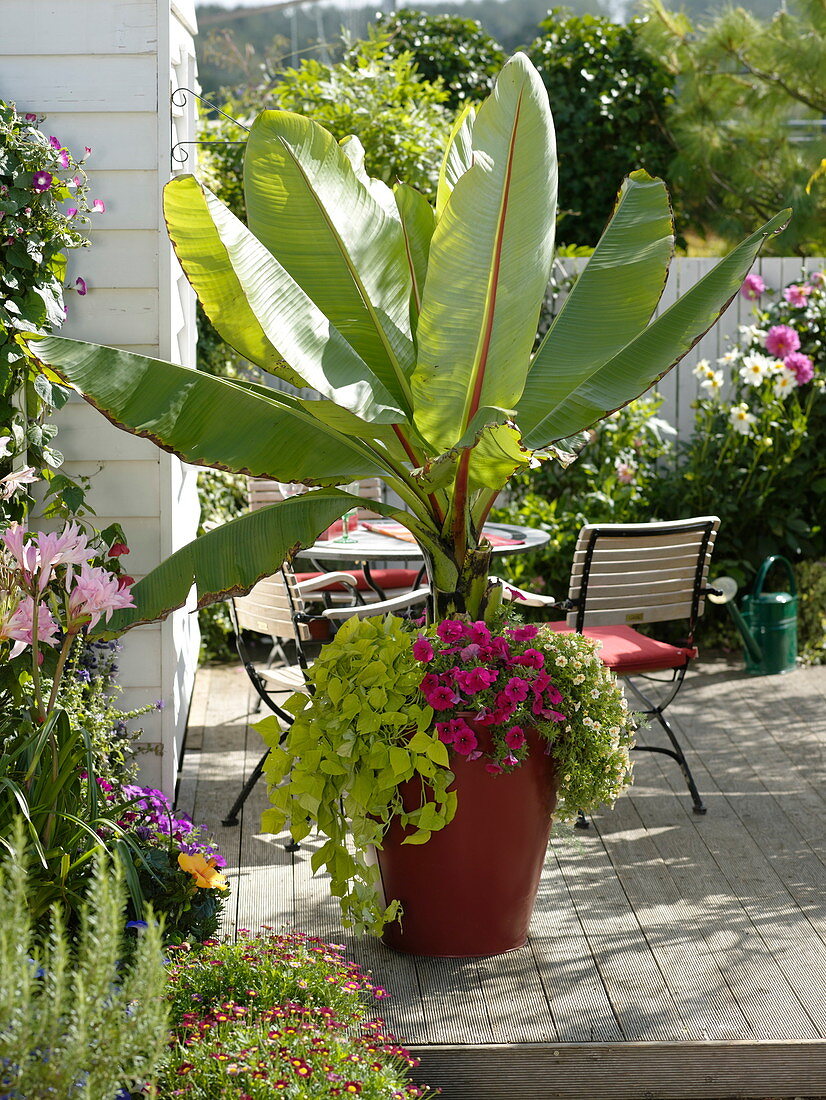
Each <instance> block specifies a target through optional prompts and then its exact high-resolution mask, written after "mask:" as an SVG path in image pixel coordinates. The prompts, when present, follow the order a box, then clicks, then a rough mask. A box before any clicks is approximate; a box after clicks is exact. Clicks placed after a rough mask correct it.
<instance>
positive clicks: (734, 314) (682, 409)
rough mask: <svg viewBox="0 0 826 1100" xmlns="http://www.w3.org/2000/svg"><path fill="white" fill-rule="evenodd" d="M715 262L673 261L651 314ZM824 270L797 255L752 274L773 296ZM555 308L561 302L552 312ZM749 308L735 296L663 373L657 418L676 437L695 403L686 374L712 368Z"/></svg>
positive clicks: (688, 425)
mask: <svg viewBox="0 0 826 1100" xmlns="http://www.w3.org/2000/svg"><path fill="white" fill-rule="evenodd" d="M560 262H561V263H562V265H563V266H564V268H565V270H567V271H568V272H574V271H581V270H582V268H583V267H584V266H585V264H586V263H587V260H585V259H569V260H568V259H566V260H561V261H560ZM717 262H718V261H717V260H715V259H697V260H692V259H686V258H684V257H677V258H676V259H674V260H673V261H672V264H671V269H670V271H669V276H668V282H667V283H666V286H665V291H664V292H663V296H662V300H661V305H660V308H659V309H658V311H657V315H659V314H660V313H662V312H663V311H664V310H666V309H668V307H669V306H671V305H673V304H674V302H675V301H676V300H677V298H679V297H680V295H681V294H685V292H686V291H687V290H689V289H690V288H691V287H692V286H693V285H694V284H695V283H696V282H698V281H699V280H700V279H701V278H702V277H703V276H704V275H705V274H706V273H707V272H708V271H710V270H711V268H712V267H714V265H715V264H716V263H717ZM824 266H826V260H824V259H821V258H817V257H808V258H806V259H803V260H802V259H800V257H798V256H783V257H780V256H767V257H758V259H757V262H756V263H755V265H754V267H753V268H752V271H753V272H754V273H755V274H758V275H760V276H762V278H763V281H764V282H765V284H766V286H767V287H768V288H769V291H774V292H775V294H777V293H779V292H780V291H781V290H782V289H783V287H784V286H786V285H787V284H788V283H791V282H795V281H797V280H799V279H800V278H801V273H802V272H804V271H805V272H807V273H810V272H813V271H822V270H823V269H824ZM771 300H772V298H771V295H770V294H769V293H767V294H765V295H764V296H763V298H762V299H761V302H762V303H763V304H767V303H768V302H770V301H771ZM560 304H561V299H560V301H559V302H558V304H557V308H558V306H559V305H560ZM753 309H754V303H753V302H749V301H747V300H746V299H745V298H743V296H742V295H740V294H738V295H737V296H736V298H735V299H734V301H733V302H732V303H731V305H730V306H729V307H728V309H727V310H726V312H725V313H724V314H723V316H722V317H721V318H720V320H719V321H718V322H717V324H716V325H715V326H714V328H712V330H711V331H710V332H709V333H708V334H707V335H706V336H704V337H703V339H702V340H700V341H699V343H697V344H696V346H695V347H693V348H692V349H691V351H690V352H689V353H688V355H687V356H686V357H685V359H683V360H682V362H680V363H679V364H678V365H677V366H676V367H675V368H674V370H672V371H669V373H668V374H667V375H666V376H665V378H663V379H662V380H661V381H660V383H659V385H658V386H657V389H658V391H659V392H660V393H661V394H662V396H663V398H664V401H663V407H662V410H661V413H660V415H661V416H663V417H664V418H665V419H666V420H667V421H668V422H669V423H670V424H671V425H672V426H673V427H674V428H676V430H677V434H678V435H679V436H680V437H681V438H683V439H687V438H689V437H690V436H691V434H692V432H693V430H694V410H693V409H692V408H691V403H692V402H693V401H696V399H697V395H698V393H699V392H700V382H699V379H697V378H695V377H694V375H693V374H692V371H693V369H694V367H695V366H696V364H697V363H698V361H699V360H700V359H708V360H709V361H710V362H711V364H712V365H716V364H715V360H716V359H718V358H719V357H720V356H722V355H723V353H724V352H726V351H728V349H729V348H730V347H731V345H732V344H733V343H735V342H736V341H737V338H738V335H739V333H738V328H739V326H740V325H750V324H753V323H754V313H753ZM723 370H724V372H725V373H726V374H727V368H725V367H724V368H723Z"/></svg>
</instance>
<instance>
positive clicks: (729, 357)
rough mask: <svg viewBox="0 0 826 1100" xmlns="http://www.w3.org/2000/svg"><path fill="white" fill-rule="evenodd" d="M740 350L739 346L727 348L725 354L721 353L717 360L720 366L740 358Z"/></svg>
mask: <svg viewBox="0 0 826 1100" xmlns="http://www.w3.org/2000/svg"><path fill="white" fill-rule="evenodd" d="M740 355H741V352H740V349H739V348H729V350H728V351H727V352H726V353H725V355H721V356H720V358H719V359H718V360H717V362H718V363H719V364H720V366H721V367H727V366H729V365H730V364H731V363H736V362H737V360H738V359H739V358H740Z"/></svg>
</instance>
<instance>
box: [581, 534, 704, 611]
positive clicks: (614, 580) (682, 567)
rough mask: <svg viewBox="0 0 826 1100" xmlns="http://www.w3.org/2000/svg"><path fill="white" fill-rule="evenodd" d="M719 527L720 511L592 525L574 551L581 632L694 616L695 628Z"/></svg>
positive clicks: (702, 605) (702, 608)
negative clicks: (665, 520) (664, 519)
mask: <svg viewBox="0 0 826 1100" xmlns="http://www.w3.org/2000/svg"><path fill="white" fill-rule="evenodd" d="M719 525H720V521H719V519H718V518H717V517H716V516H698V517H696V518H694V519H686V520H674V521H673V522H670V523H632V524H613V523H604V524H587V525H586V526H585V527H583V528H582V530H581V531H580V533H579V538H578V539H577V545H576V550H575V552H574V563H573V568H572V570H571V580H570V588H569V590H568V600H569V601H570V603H571V604H573V610H571V611H570V612H569V614H568V616H567V619H566V621H567V623H568V625H569V626H572V627H574V629H576V630H580V631H581V630H582V629H583V628H584V627H590V626H617V625H627V626H637V625H639V624H640V623H655V622H668V621H670V620H672V619H688V620H689V622H690V624H691V626H692V628H693V625H694V623H695V622H696V620H697V619H698V618H699V616H700V615H701V614H702V613H703V610H704V605H705V601H704V589H705V588H706V586H707V584H708V570H709V562H710V558H711V551H712V549H713V547H714V540H715V538H716V537H717V529H718V527H719Z"/></svg>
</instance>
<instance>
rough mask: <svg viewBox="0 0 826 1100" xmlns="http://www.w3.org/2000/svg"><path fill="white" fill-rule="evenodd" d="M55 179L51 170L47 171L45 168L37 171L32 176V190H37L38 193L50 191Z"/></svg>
mask: <svg viewBox="0 0 826 1100" xmlns="http://www.w3.org/2000/svg"><path fill="white" fill-rule="evenodd" d="M53 180H54V176H53V175H52V173H51V172H46V171H45V170H44V171H41V172H35V174H34V175H33V176H32V191H37V192H38V193H42V192H43V191H48V190H49V188H50V187H51V186H52V181H53Z"/></svg>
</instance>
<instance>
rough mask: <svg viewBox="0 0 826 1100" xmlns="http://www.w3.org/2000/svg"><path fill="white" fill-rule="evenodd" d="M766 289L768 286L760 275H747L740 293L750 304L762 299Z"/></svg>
mask: <svg viewBox="0 0 826 1100" xmlns="http://www.w3.org/2000/svg"><path fill="white" fill-rule="evenodd" d="M765 289H766V284H765V283H764V282H763V280H762V279H761V278H760V276H759V275H747V276H746V277H745V279H744V280H743V285H742V286H741V287H740V293H741V294H742V295H743V297H744V298H748V300H749V301H750V302H754V301H756V300H757V299H758V298H759V297H760V295H761V294H762V293H763V291H764V290H765Z"/></svg>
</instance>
